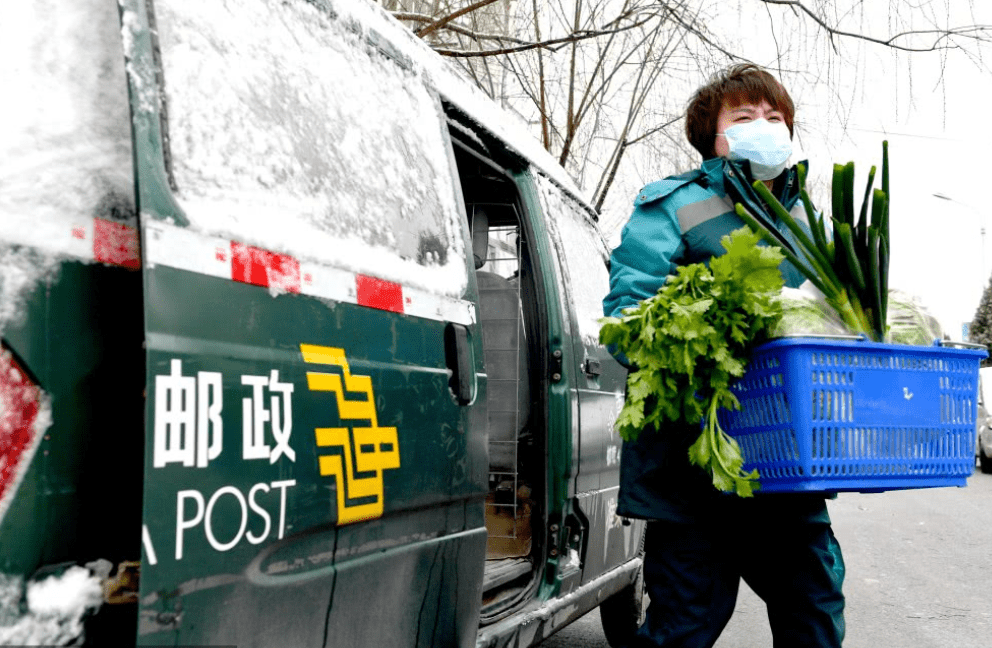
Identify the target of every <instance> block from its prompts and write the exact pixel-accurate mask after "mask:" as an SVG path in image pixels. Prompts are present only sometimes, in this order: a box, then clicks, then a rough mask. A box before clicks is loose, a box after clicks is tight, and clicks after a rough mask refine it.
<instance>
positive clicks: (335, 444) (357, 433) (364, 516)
mask: <svg viewBox="0 0 992 648" xmlns="http://www.w3.org/2000/svg"><path fill="white" fill-rule="evenodd" d="M300 351H302V352H303V361H304V362H308V363H312V364H320V365H329V366H332V367H338V368H339V369H340V373H337V372H335V373H325V372H317V371H308V372H307V385H308V386H309V388H310V391H324V392H333V393H334V396H335V397H336V399H337V403H338V412H339V414H340V416H341V420H342V422H344V421H346V420H354V421H361V422H362V424H363V426H362V427H358V426H352V427H338V428H316V429H315V432H316V434H317V446H318V447H319V448H322V449H324V451H325V454H321V455H320V456H319V457H317V461H318V465H319V467H320V474H321V475H323V476H326V477H330V476H333V477H334V478H335V479H336V480H337V500H338V522H337V523H338V524H348V523H350V522H359V521H361V520H370V519H373V518H377V517H380V516H382V508H383V489H382V472H383V471H384V470H388V469H390V468H399V467H400V447H399V437H398V436H397V434H396V428H395V427H379V423H378V419H377V417H376V413H375V395H374V394H373V392H372V379H371V378H370V377H369V376H354V375H352V374H351V370H350V369H349V368H348V360H347V358H345V353H344V349H336V348H333V347H324V346H316V345H312V344H301V345H300ZM346 394H347V395H348V396H351V397H352V398H354V396H355V395H356V394H358V395H361V394H364V398H359V399H357V400H349V399H348V398H346ZM365 425H367V426H368V427H365Z"/></svg>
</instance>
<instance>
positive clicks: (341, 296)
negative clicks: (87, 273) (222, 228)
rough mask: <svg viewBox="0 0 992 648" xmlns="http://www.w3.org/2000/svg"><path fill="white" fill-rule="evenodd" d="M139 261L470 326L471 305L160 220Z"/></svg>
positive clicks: (150, 225)
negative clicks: (143, 260)
mask: <svg viewBox="0 0 992 648" xmlns="http://www.w3.org/2000/svg"><path fill="white" fill-rule="evenodd" d="M145 246H146V249H145V250H144V259H145V263H147V264H149V266H155V265H164V266H169V267H171V268H177V269H179V270H186V271H189V272H196V273H198V274H203V275H207V276H210V277H217V278H220V279H229V280H231V281H238V282H241V283H247V284H252V285H255V286H261V287H264V288H269V289H271V290H273V291H275V292H287V293H296V294H301V295H309V296H311V297H320V298H323V299H331V300H333V301H336V302H343V303H347V304H356V305H359V306H366V307H368V308H376V309H379V310H387V311H392V312H395V313H402V314H404V315H412V316H414V317H423V318H426V319H432V320H438V321H446V322H455V323H457V324H465V325H469V324H472V323H474V322H475V307H474V305H473V304H472V302H470V301H466V300H463V299H456V298H453V297H445V296H443V295H437V294H434V293H431V292H429V291H426V290H421V289H417V288H410V287H406V286H402V285H401V284H398V283H395V282H392V281H387V280H385V279H380V278H377V277H374V276H371V275H366V274H362V273H359V272H353V271H350V270H343V269H341V268H335V267H333V266H329V265H324V264H321V263H314V262H310V261H299V260H298V259H296V258H294V257H292V256H290V255H287V254H281V253H278V252H272V251H269V250H265V249H262V248H259V247H255V246H252V245H246V244H244V243H239V242H237V241H230V240H228V239H222V238H218V237H212V236H206V235H203V234H199V233H197V232H195V231H193V230H189V229H186V228H182V227H175V226H172V225H168V224H166V223H163V222H160V221H148V222H147V224H146V225H145Z"/></svg>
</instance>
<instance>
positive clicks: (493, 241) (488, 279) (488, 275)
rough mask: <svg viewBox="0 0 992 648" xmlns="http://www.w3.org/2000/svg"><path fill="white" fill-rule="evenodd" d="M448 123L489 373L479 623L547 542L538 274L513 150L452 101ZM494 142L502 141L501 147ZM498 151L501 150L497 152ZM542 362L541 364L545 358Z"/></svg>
mask: <svg viewBox="0 0 992 648" xmlns="http://www.w3.org/2000/svg"><path fill="white" fill-rule="evenodd" d="M448 123H449V127H450V132H451V137H452V141H453V143H454V148H455V160H456V164H457V168H458V174H459V179H460V182H461V189H462V194H463V197H464V200H465V212H466V214H467V216H468V219H469V227H470V231H471V234H472V253H473V256H474V259H475V268H476V272H475V275H476V280H477V283H478V287H479V310H480V320H481V321H480V324H481V330H482V343H483V349H484V362H485V367H486V374H487V376H488V381H487V384H488V388H487V404H488V434H489V437H488V438H489V441H488V443H489V493H488V495H487V497H486V529H487V531H488V533H489V537H488V541H487V545H486V569H485V579H484V584H483V602H482V621H483V622H484V623H485V622H492V621H495V620H497V619H499V618H501V617H502V616H504V615H505V614H507V613H509V612H510V611H512V610H513V609H514V608H516V607H517V605H518V604H519V603H520V602H522V601H525V600H527V599H529V598H530V595H531V594H532V593H533V591H534V590H535V589H536V587H537V585H538V581H537V573H538V572H537V569H538V567H539V566H540V561H539V560H538V556H541V555H543V550H542V549H541V547H542V546H543V544H544V541H545V539H544V537H543V535H542V530H543V529H544V528H545V525H544V524H542V523H541V521H542V519H543V518H544V510H545V507H544V504H543V503H544V499H545V498H544V484H545V474H544V471H545V461H544V456H545V447H546V443H545V441H546V438H547V437H546V432H545V430H546V428H545V425H544V415H543V413H544V411H545V408H544V406H543V402H542V400H541V399H540V389H539V387H540V383H541V381H542V379H543V374H542V373H541V372H540V371H537V372H535V369H536V368H538V367H540V366H542V364H541V360H540V358H541V356H542V354H541V353H540V349H546V348H547V345H546V344H544V343H542V342H541V340H540V339H539V337H540V335H541V331H542V330H544V329H545V328H546V327H541V326H540V325H539V321H538V320H539V309H538V303H539V300H538V298H537V295H536V291H537V286H539V285H541V283H540V282H535V281H534V278H535V277H534V272H535V270H536V268H535V267H534V264H533V263H532V262H531V259H532V258H533V257H532V256H531V251H530V249H529V248H528V241H529V240H530V237H529V235H528V234H529V232H528V228H527V225H526V223H527V221H526V219H524V218H522V217H521V216H522V214H523V209H524V205H523V203H522V201H521V199H520V194H519V191H518V190H517V187H516V183H515V180H514V175H513V172H512V170H511V168H510V167H511V166H512V164H513V162H514V161H513V160H512V158H511V157H510V156H509V155H508V154H507V153H506V152H505V151H501V150H499V148H496V146H497V145H496V144H495V141H493V142H492V143H489V142H487V138H486V135H485V134H484V133H480V132H478V131H477V130H476V129H474V128H472V126H471V125H470V124H469V123H468V122H467V121H466V120H464V119H463V118H461V116H460V115H459V114H458V113H457V111H456V110H455V109H453V108H450V107H449V109H448ZM500 148H501V147H500ZM501 154H502V155H501ZM545 366H546V365H545Z"/></svg>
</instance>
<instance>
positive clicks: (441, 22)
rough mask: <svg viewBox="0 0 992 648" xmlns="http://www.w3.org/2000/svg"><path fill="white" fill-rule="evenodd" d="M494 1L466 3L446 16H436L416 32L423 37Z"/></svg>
mask: <svg viewBox="0 0 992 648" xmlns="http://www.w3.org/2000/svg"><path fill="white" fill-rule="evenodd" d="M494 2H496V0H479V1H478V2H475V3H473V4H470V5H468V6H467V7H462V8H461V9H459V10H458V11H453V12H451V13H450V14H448V15H447V16H441V17H440V18H438V19H437V20H435V21H434V22H432V23H430V24H429V25H427V26H425V27H421V28H420V29H418V30H417V32H416V34H417V36H419V37H420V38H423V37H424V36H427V35H428V34H430V33H431V32H433V31H436V30H438V29H440V28H441V27H444V26H445V25H447V24H448V23H450V22H451V21H452V20H454V19H455V18H458V17H460V16H464V15H465V14H468V13H472V12H473V11H475V10H476V9H481V8H483V7H485V6H486V5H491V4H492V3H494Z"/></svg>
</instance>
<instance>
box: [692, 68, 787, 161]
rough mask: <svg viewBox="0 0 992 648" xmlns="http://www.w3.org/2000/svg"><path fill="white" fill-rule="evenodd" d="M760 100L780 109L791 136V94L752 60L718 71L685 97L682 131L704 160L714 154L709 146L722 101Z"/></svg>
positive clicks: (736, 103)
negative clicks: (690, 96)
mask: <svg viewBox="0 0 992 648" xmlns="http://www.w3.org/2000/svg"><path fill="white" fill-rule="evenodd" d="M761 101H767V102H768V103H769V104H770V105H771V106H772V108H774V109H775V110H778V111H779V112H781V113H782V116H783V118H784V119H785V125H786V126H788V127H789V135H790V136H791V135H792V119H793V117H794V116H795V114H796V108H795V106H794V105H793V103H792V97H790V96H789V93H788V92H786V90H785V87H783V86H782V84H781V83H779V82H778V80H776V79H775V77H773V76H772V75H771V74H769V73H768V72H766V71H765V70H763V69H761V68H760V67H758V66H757V65H755V64H753V63H741V64H739V65H734V66H732V67H729V68H727V69H725V70H723V71H721V72H718V73H717V74H715V75H713V77H712V78H710V81H709V83H707V84H706V85H704V86H702V87H701V88H699V89H698V90H696V93H695V94H694V95H693V96H692V99H690V100H689V106H688V107H687V108H686V113H685V134H686V137H688V138H689V143H690V144H692V146H693V147H694V148H695V149H696V150H697V151H699V152H700V153H701V154H702V156H703V159H704V160H705V159H709V158H711V157H716V152H715V151H714V150H713V145H714V142H715V141H716V122H717V117H719V115H720V109H721V108H723V106H724V104H726V105H727V106H728V107H730V108H736V107H737V106H740V105H741V104H744V103H760V102H761Z"/></svg>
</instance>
